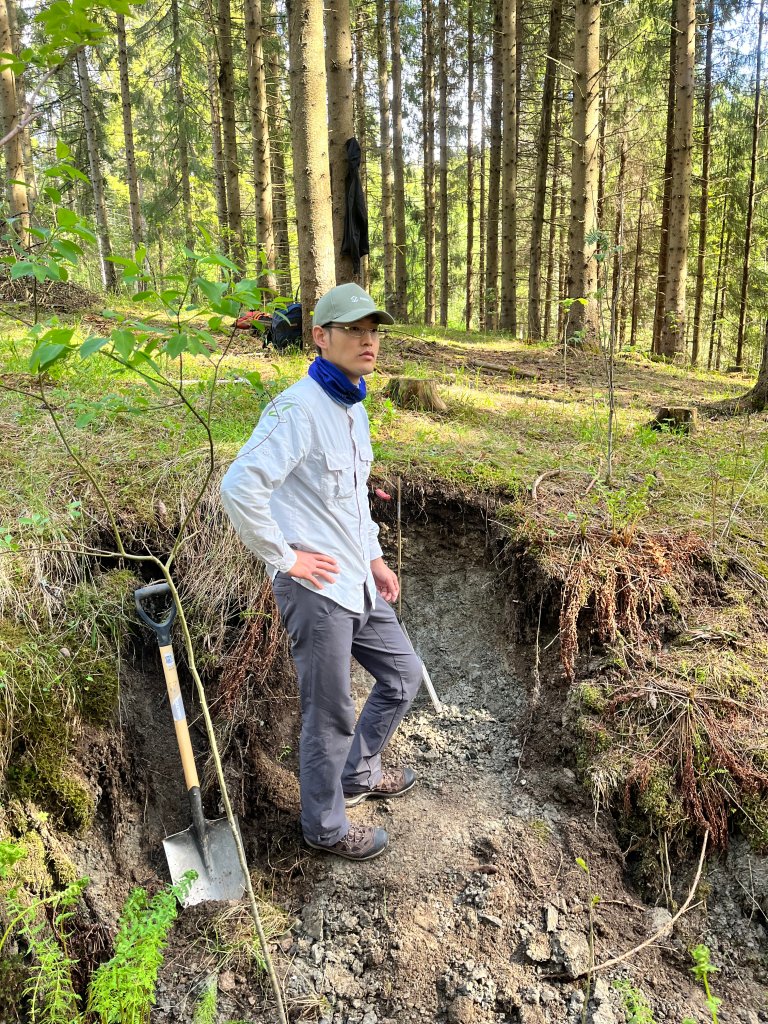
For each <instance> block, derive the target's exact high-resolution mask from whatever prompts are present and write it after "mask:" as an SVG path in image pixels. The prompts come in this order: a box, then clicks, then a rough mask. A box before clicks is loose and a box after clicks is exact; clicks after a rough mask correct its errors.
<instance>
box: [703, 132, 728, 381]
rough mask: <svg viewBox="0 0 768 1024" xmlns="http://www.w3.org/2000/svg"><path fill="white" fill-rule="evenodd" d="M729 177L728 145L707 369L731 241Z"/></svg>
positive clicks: (709, 362) (710, 361) (712, 351)
mask: <svg viewBox="0 0 768 1024" xmlns="http://www.w3.org/2000/svg"><path fill="white" fill-rule="evenodd" d="M730 177H731V149H730V146H729V147H728V156H727V158H726V161H725V181H726V183H727V184H726V192H725V195H724V196H723V216H722V220H721V221H720V244H719V245H718V248H717V274H716V275H715V295H714V298H713V300H712V322H711V324H710V332H709V352H708V354H707V369H708V370H711V369H712V357H713V354H714V348H715V333H716V329H717V322H718V317H717V310H718V304H719V299H720V288H721V286H722V288H723V293H725V286H724V284H723V277H722V276H721V271H722V270H723V250H724V247H725V249H726V250H727V249H728V248H730V241H731V238H730V232H729V235H728V245H727V246H724V240H725V225H726V222H727V220H728V204H729V200H730V196H731V193H730ZM725 262H726V263H727V262H728V260H727V255H726V258H725Z"/></svg>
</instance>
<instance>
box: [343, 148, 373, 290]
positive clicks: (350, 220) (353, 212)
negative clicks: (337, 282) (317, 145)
mask: <svg viewBox="0 0 768 1024" xmlns="http://www.w3.org/2000/svg"><path fill="white" fill-rule="evenodd" d="M361 156H362V152H361V150H360V143H359V142H358V141H357V139H347V205H346V210H345V215H344V238H343V240H342V243H341V254H342V256H349V257H350V259H351V260H352V267H353V269H354V271H355V275H358V274H359V273H360V259H361V257H363V256H367V255H368V253H369V252H370V249H369V247H368V206H367V204H366V202H365V193H364V192H363V183H362V181H361V180H360V158H361Z"/></svg>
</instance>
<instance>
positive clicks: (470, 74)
mask: <svg viewBox="0 0 768 1024" xmlns="http://www.w3.org/2000/svg"><path fill="white" fill-rule="evenodd" d="M474 89H475V26H474V20H473V11H472V4H469V5H468V6H467V252H466V264H467V267H466V278H465V284H464V324H465V327H466V329H467V330H468V331H469V330H471V327H472V314H473V312H474V309H473V305H474V296H473V289H472V283H473V262H474V248H475V165H474V158H475V150H474V140H473V138H472V133H473V131H474V118H475V95H474Z"/></svg>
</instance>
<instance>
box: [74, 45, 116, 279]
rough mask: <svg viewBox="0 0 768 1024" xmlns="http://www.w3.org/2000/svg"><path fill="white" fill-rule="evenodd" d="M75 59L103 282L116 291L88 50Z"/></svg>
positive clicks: (80, 52)
mask: <svg viewBox="0 0 768 1024" xmlns="http://www.w3.org/2000/svg"><path fill="white" fill-rule="evenodd" d="M75 60H76V62H77V77H78V80H79V84H80V101H81V103H82V105H83V124H84V126H85V142H86V146H87V148H88V166H89V168H90V172H91V188H92V190H93V205H94V212H95V219H96V238H97V240H98V248H99V263H100V265H101V283H102V285H103V286H104V289H105V290H106V291H108V292H113V291H116V290H117V275H116V273H115V265H114V263H112V262H111V261H110V260H111V256H112V244H111V242H110V238H109V223H108V221H107V203H106V198H105V194H104V177H103V175H102V173H101V157H100V156H99V145H98V139H97V136H96V119H95V117H94V113H93V99H92V96H91V80H90V78H89V76H88V59H87V57H86V56H85V50H84V49H83V50H79V51H78V53H77V56H76V58H75Z"/></svg>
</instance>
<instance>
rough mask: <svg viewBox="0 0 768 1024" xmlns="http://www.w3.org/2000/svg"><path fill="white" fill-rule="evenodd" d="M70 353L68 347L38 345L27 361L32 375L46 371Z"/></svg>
mask: <svg viewBox="0 0 768 1024" xmlns="http://www.w3.org/2000/svg"><path fill="white" fill-rule="evenodd" d="M70 351H71V350H70V347H69V345H48V344H42V345H38V346H37V348H36V349H35V350H34V352H33V353H32V356H31V358H30V360H29V365H30V369H31V370H32V372H33V373H37V372H38V371H40V370H46V369H47V368H48V367H49V366H53V364H54V363H57V362H59V360H60V359H64V358H65V357H66V356H67V355H68V354H69V352H70Z"/></svg>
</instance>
